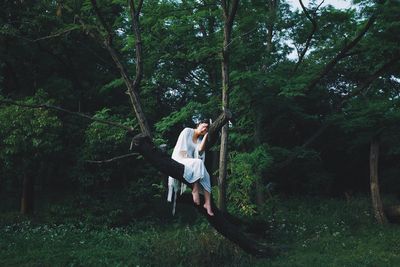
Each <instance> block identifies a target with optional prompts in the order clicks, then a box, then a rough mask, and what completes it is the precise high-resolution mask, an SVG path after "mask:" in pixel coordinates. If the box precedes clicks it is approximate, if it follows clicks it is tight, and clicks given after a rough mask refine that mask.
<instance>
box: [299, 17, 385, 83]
mask: <svg viewBox="0 0 400 267" xmlns="http://www.w3.org/2000/svg"><path fill="white" fill-rule="evenodd" d="M376 17H377V15H376V14H373V15H372V16H371V17H370V18H369V19H368V21H367V23H366V24H365V26H364V27H363V28H362V30H361V31H360V32H359V33H358V34H357V35H356V36H355V37H354V38H353V40H352V41H351V42H349V43H348V44H346V45H345V46H344V47H343V48H342V49H341V50H340V51H339V53H338V54H337V55H336V56H335V57H334V58H333V59H332V60H331V61H329V62H328V63H327V64H326V65H325V67H324V68H323V69H322V70H321V71H320V72H319V73H318V74H317V75H316V77H315V78H314V79H312V80H311V82H310V83H309V84H308V85H307V86H306V87H305V88H304V89H305V91H309V90H312V89H313V88H314V87H315V86H316V85H317V84H318V83H319V82H320V80H321V79H322V78H323V77H324V76H325V75H326V74H327V73H329V72H330V71H331V70H332V69H333V68H334V67H335V65H336V64H337V63H338V62H339V61H340V60H341V59H342V58H344V57H346V55H347V53H348V52H349V51H350V50H351V49H352V48H354V47H355V46H356V45H357V44H358V43H359V42H360V41H361V39H362V38H363V37H364V35H365V34H366V33H367V31H368V30H369V29H370V28H371V26H372V25H373V24H374V22H375V20H376Z"/></svg>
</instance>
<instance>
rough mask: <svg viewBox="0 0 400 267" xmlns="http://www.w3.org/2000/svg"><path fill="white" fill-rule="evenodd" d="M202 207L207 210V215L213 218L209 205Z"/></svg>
mask: <svg viewBox="0 0 400 267" xmlns="http://www.w3.org/2000/svg"><path fill="white" fill-rule="evenodd" d="M203 207H204V208H205V209H206V210H207V213H208V215H210V216H214V213H213V212H212V209H211V205H207V204H204V205H203Z"/></svg>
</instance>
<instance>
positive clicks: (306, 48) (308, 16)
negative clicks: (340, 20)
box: [293, 0, 325, 74]
mask: <svg viewBox="0 0 400 267" xmlns="http://www.w3.org/2000/svg"><path fill="white" fill-rule="evenodd" d="M324 1H325V0H322V1H321V3H320V4H319V5H318V7H317V8H316V9H315V11H314V14H316V12H317V10H318V8H319V7H320V6H321V5H322V3H323V2H324ZM299 2H300V5H301V8H302V9H303V12H304V14H305V15H306V17H307V18H308V20H309V21H310V22H311V24H312V30H311V32H310V33H309V34H308V37H307V41H306V45H305V47H304V49H303V50H302V51H301V53H300V56H299V59H298V61H297V63H296V66H295V68H294V70H293V74H294V73H296V72H297V69H298V68H299V66H300V64H301V62H302V61H303V58H304V56H305V54H306V53H307V51H308V49H309V47H310V44H311V40H312V38H313V36H314V34H315V32H316V31H317V29H318V24H317V20H316V15H314V16H311V14H310V13H309V12H308V10H307V8H306V7H305V6H304V4H303V1H302V0H299Z"/></svg>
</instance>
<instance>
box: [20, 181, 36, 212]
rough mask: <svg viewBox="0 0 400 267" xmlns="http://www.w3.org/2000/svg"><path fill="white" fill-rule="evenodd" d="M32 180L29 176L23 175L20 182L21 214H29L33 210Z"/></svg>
mask: <svg viewBox="0 0 400 267" xmlns="http://www.w3.org/2000/svg"><path fill="white" fill-rule="evenodd" d="M33 186H34V179H33V178H32V176H30V175H26V174H25V175H24V177H23V181H22V196H21V213H22V214H31V213H32V212H33V208H34V198H33V195H34V187H33Z"/></svg>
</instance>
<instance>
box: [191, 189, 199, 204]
mask: <svg viewBox="0 0 400 267" xmlns="http://www.w3.org/2000/svg"><path fill="white" fill-rule="evenodd" d="M192 196H193V202H194V203H196V205H200V195H199V192H196V191H192Z"/></svg>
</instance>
